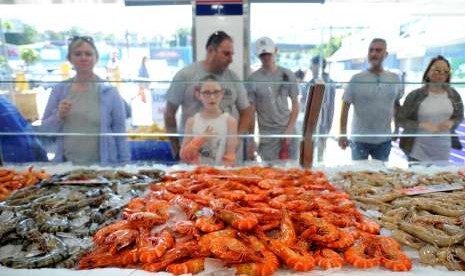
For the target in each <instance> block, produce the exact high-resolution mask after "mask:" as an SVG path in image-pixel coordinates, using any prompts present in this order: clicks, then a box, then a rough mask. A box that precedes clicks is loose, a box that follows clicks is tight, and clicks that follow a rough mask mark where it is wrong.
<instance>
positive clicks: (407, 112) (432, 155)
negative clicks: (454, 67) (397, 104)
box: [398, 56, 464, 161]
mask: <svg viewBox="0 0 465 276" xmlns="http://www.w3.org/2000/svg"><path fill="white" fill-rule="evenodd" d="M450 77H451V68H450V64H449V61H448V60H447V59H446V58H444V57H443V56H437V57H434V58H433V59H431V61H430V63H429V64H428V67H427V68H426V71H425V72H424V74H423V83H424V85H423V86H422V87H421V88H418V89H416V90H414V91H412V92H411V93H410V94H409V95H408V96H407V97H406V99H405V102H404V104H403V106H402V107H401V109H400V112H399V114H398V122H399V125H400V127H402V128H404V132H403V134H408V135H412V136H415V137H401V139H400V147H401V149H402V150H403V151H404V152H405V154H406V155H407V157H408V159H409V161H447V160H448V159H449V155H450V148H451V147H453V148H458V149H460V148H461V145H460V142H459V139H458V137H456V136H451V134H454V133H455V129H456V128H457V127H458V126H459V124H460V123H461V122H462V121H463V118H464V115H463V103H462V99H461V97H460V95H459V93H457V91H456V90H455V89H454V88H452V87H450V85H449V82H450ZM425 134H433V135H432V136H428V135H425Z"/></svg>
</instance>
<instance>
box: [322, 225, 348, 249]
mask: <svg viewBox="0 0 465 276" xmlns="http://www.w3.org/2000/svg"><path fill="white" fill-rule="evenodd" d="M354 241H355V239H354V237H353V236H352V234H351V233H349V232H347V231H345V230H341V229H338V238H337V240H335V241H333V242H330V243H326V244H325V245H326V246H327V247H329V248H347V247H349V246H352V244H354Z"/></svg>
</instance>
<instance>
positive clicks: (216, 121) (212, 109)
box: [180, 76, 238, 166]
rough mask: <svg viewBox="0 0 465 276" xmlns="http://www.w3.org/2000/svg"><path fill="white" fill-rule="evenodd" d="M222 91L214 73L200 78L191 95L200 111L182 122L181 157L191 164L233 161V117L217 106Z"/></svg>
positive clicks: (235, 144)
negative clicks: (193, 94) (200, 105)
mask: <svg viewBox="0 0 465 276" xmlns="http://www.w3.org/2000/svg"><path fill="white" fill-rule="evenodd" d="M223 96H224V90H223V89H222V88H221V86H220V84H219V82H218V81H217V79H216V78H215V77H214V76H207V77H205V78H204V79H203V82H202V83H201V87H200V89H199V90H196V91H195V97H196V98H198V99H199V100H200V102H201V103H202V106H203V107H202V110H201V111H200V112H198V113H196V114H195V115H194V116H192V117H190V118H189V119H188V120H187V122H186V129H185V132H184V134H185V135H186V137H184V141H183V143H182V147H181V154H180V156H181V160H183V161H185V162H187V163H194V164H209V165H215V164H216V165H219V164H222V165H225V166H232V165H234V162H235V160H236V150H237V145H238V140H237V137H236V136H235V135H237V120H236V119H235V118H234V117H232V116H231V115H230V114H229V113H225V112H223V110H221V108H220V104H221V100H222V99H223Z"/></svg>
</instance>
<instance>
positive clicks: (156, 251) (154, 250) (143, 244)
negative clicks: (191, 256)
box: [138, 230, 174, 263]
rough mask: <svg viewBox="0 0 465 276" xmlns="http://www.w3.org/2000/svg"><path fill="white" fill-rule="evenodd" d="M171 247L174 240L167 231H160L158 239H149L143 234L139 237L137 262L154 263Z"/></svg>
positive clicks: (149, 237)
mask: <svg viewBox="0 0 465 276" xmlns="http://www.w3.org/2000/svg"><path fill="white" fill-rule="evenodd" d="M173 246H174V238H173V236H172V235H171V234H170V232H169V231H167V230H163V231H161V233H160V234H159V235H158V237H151V236H150V235H149V234H148V233H145V234H143V235H141V237H139V242H138V249H139V261H140V262H141V263H151V262H154V261H155V260H157V259H158V258H160V257H161V256H163V254H165V252H166V251H167V250H168V249H170V248H172V247H173Z"/></svg>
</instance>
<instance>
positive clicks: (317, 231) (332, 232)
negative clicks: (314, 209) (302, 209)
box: [299, 212, 339, 243]
mask: <svg viewBox="0 0 465 276" xmlns="http://www.w3.org/2000/svg"><path fill="white" fill-rule="evenodd" d="M299 217H300V220H301V222H302V223H303V224H304V225H305V226H308V229H307V230H305V231H303V232H302V234H301V235H300V238H301V239H304V240H306V239H311V240H312V241H316V242H324V243H328V242H333V241H335V240H337V238H338V237H339V233H338V230H337V227H336V226H334V225H333V224H331V223H329V222H327V221H326V220H324V219H323V218H316V217H314V216H313V215H312V214H311V213H308V212H306V213H301V214H300V216H299Z"/></svg>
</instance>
